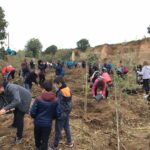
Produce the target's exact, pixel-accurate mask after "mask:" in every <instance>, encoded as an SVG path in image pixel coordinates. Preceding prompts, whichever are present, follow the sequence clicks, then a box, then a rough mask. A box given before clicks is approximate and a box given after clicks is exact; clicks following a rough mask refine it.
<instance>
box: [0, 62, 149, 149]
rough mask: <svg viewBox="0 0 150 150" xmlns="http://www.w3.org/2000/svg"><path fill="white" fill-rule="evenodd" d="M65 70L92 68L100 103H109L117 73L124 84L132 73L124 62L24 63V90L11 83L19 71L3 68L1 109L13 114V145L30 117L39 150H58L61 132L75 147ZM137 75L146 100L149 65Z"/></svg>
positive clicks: (95, 95) (0, 112)
mask: <svg viewBox="0 0 150 150" xmlns="http://www.w3.org/2000/svg"><path fill="white" fill-rule="evenodd" d="M65 67H66V68H68V69H73V68H77V67H82V68H83V69H84V68H86V67H88V68H89V82H90V87H91V94H92V96H93V98H94V99H96V101H98V102H99V101H101V100H103V99H107V97H108V96H109V87H113V74H114V73H115V72H116V75H118V77H120V78H121V79H123V80H125V79H126V78H125V77H126V75H127V74H128V71H129V69H128V68H127V67H125V66H123V64H122V61H120V63H119V65H118V66H117V67H115V66H114V65H113V64H112V63H111V62H108V63H104V64H103V65H101V66H100V65H99V64H93V65H91V64H87V63H86V62H85V61H82V62H77V61H75V62H73V61H70V60H69V61H67V62H60V61H59V62H57V63H48V62H44V61H42V60H39V61H38V62H37V64H36V61H35V59H32V60H31V61H30V63H28V62H27V60H26V59H25V60H24V61H23V62H22V64H21V69H20V70H19V76H20V77H21V78H22V83H23V84H22V86H21V85H17V84H12V83H10V79H14V78H15V73H16V71H17V69H16V68H15V67H13V66H11V65H5V66H4V67H3V68H2V77H3V79H2V80H0V101H1V102H2V100H5V102H6V103H4V104H3V107H0V115H3V114H6V113H7V112H9V111H10V110H12V111H13V113H14V120H13V123H12V125H11V127H13V128H16V129H17V133H16V137H15V139H14V140H13V141H12V144H18V143H20V141H21V139H22V137H23V128H24V116H25V114H29V115H30V116H31V117H32V118H33V119H34V137H35V146H36V150H47V149H48V147H49V148H51V149H52V150H56V149H57V148H58V145H59V142H60V139H61V137H62V133H61V131H62V129H64V130H65V133H66V139H67V142H66V145H67V146H68V147H70V148H72V147H73V146H74V144H73V141H72V137H71V130H70V124H69V121H70V112H71V110H72V93H71V89H70V88H69V87H68V86H67V84H66V83H65V80H64V76H65ZM47 68H49V69H51V68H53V69H55V79H54V81H53V83H52V82H50V81H48V80H46V77H45V76H46V73H47V71H46V69H47ZM135 71H136V75H137V83H140V84H143V87H144V90H145V95H144V97H145V98H147V97H148V96H149V91H150V66H149V64H148V63H147V62H144V63H143V66H142V65H139V66H137V68H136V69H135ZM139 80H140V81H139ZM33 83H35V84H37V86H39V87H40V89H41V95H39V96H38V97H37V98H36V99H35V100H33V99H32V94H31V93H32V85H33ZM53 87H55V91H56V93H53ZM6 100H7V101H6ZM1 102H0V105H1ZM32 103H33V104H32ZM31 104H32V105H31ZM54 120H55V138H54V141H53V143H51V144H49V143H48V140H49V137H50V134H51V129H52V122H53V121H54Z"/></svg>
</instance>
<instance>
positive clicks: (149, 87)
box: [143, 79, 150, 95]
mask: <svg viewBox="0 0 150 150" xmlns="http://www.w3.org/2000/svg"><path fill="white" fill-rule="evenodd" d="M143 87H144V90H145V93H146V94H147V95H148V94H149V91H150V85H149V79H143Z"/></svg>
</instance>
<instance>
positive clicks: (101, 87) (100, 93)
mask: <svg viewBox="0 0 150 150" xmlns="http://www.w3.org/2000/svg"><path fill="white" fill-rule="evenodd" d="M107 88H108V87H107V83H106V81H105V79H104V78H103V77H102V76H99V77H98V78H97V79H96V80H95V82H94V85H93V87H92V96H93V97H94V98H95V99H96V100H97V101H100V100H102V99H105V98H107V97H108V90H107Z"/></svg>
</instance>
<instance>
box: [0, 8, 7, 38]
mask: <svg viewBox="0 0 150 150" xmlns="http://www.w3.org/2000/svg"><path fill="white" fill-rule="evenodd" d="M7 24H8V23H7V21H6V20H5V14H4V10H3V9H2V7H0V40H3V39H5V38H6V27H7Z"/></svg>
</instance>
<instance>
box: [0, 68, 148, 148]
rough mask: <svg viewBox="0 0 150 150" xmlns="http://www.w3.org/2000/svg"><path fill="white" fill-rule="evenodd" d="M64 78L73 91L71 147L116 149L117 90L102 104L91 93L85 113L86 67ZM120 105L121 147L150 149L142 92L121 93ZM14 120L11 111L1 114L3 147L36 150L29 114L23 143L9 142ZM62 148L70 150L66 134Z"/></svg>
mask: <svg viewBox="0 0 150 150" xmlns="http://www.w3.org/2000/svg"><path fill="white" fill-rule="evenodd" d="M47 78H48V79H51V80H52V79H53V74H52V73H50V72H48V75H47ZM65 79H66V82H67V84H68V86H69V87H71V89H72V93H73V110H72V113H71V119H70V124H71V130H72V137H73V140H74V144H75V146H74V148H72V150H117V128H116V107H117V106H116V104H115V102H116V101H115V100H114V98H113V97H114V89H112V92H111V96H110V98H109V99H107V100H103V101H101V102H99V103H98V102H96V101H95V100H94V99H92V98H91V96H90V94H89V95H88V99H87V101H88V105H87V112H84V102H85V100H86V97H85V90H84V89H85V70H82V69H80V68H79V69H74V70H67V71H66V77H65ZM18 82H19V81H18ZM39 93H40V89H39V88H38V87H36V86H34V87H33V97H36V96H38V95H39ZM121 95H123V94H121ZM118 104H119V105H118V107H117V108H118V109H119V110H118V111H119V135H120V147H121V150H150V105H148V103H147V102H146V100H145V99H143V95H142V94H141V93H140V94H138V95H135V96H122V98H118ZM12 119H13V115H12V114H9V115H3V116H0V150H34V136H33V120H32V119H31V118H30V116H29V115H26V117H25V130H24V138H23V140H22V142H21V143H20V144H18V145H16V146H12V145H10V142H11V140H12V139H13V137H14V136H15V130H14V129H10V128H8V126H9V125H10V124H11V123H12ZM53 135H54V130H53V131H52V134H51V137H50V142H49V143H51V142H52V139H53ZM60 149H61V150H68V148H67V147H66V146H65V136H64V134H63V139H62V141H61V144H60Z"/></svg>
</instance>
